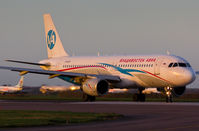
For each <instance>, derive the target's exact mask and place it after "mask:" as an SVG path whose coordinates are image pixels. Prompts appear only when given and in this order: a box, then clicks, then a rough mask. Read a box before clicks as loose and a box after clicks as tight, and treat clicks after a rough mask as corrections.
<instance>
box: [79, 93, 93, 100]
mask: <svg viewBox="0 0 199 131" xmlns="http://www.w3.org/2000/svg"><path fill="white" fill-rule="evenodd" d="M95 99H96V97H95V96H91V95H87V94H85V93H83V97H82V100H83V101H95Z"/></svg>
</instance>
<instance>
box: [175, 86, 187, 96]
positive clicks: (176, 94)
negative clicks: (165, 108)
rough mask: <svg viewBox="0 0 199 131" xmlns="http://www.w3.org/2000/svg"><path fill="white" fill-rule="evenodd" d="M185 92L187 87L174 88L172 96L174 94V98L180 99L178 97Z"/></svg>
mask: <svg viewBox="0 0 199 131" xmlns="http://www.w3.org/2000/svg"><path fill="white" fill-rule="evenodd" d="M185 90H186V87H185V86H182V87H174V88H173V89H172V94H173V95H174V96H176V97H178V96H181V95H182V94H184V92H185Z"/></svg>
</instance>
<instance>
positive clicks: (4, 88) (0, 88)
mask: <svg viewBox="0 0 199 131" xmlns="http://www.w3.org/2000/svg"><path fill="white" fill-rule="evenodd" d="M21 90H22V88H20V87H15V86H0V93H15V92H18V91H21Z"/></svg>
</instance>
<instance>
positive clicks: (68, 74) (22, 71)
mask: <svg viewBox="0 0 199 131" xmlns="http://www.w3.org/2000/svg"><path fill="white" fill-rule="evenodd" d="M0 69H5V70H11V71H16V72H20V75H25V74H27V73H34V74H42V75H49V79H51V78H54V77H58V76H66V77H70V78H76V77H79V78H89V77H96V78H99V79H105V80H107V81H111V82H120V81H121V79H120V77H118V76H113V75H97V74H84V73H73V72H61V71H48V70H41V69H30V68H19V67H7V66H0Z"/></svg>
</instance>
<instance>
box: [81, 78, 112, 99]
mask: <svg viewBox="0 0 199 131" xmlns="http://www.w3.org/2000/svg"><path fill="white" fill-rule="evenodd" d="M81 89H82V90H83V92H84V93H86V94H88V95H91V96H100V95H104V94H106V93H107V92H108V89H109V84H108V82H107V81H106V80H101V79H97V78H94V79H88V80H86V81H85V82H84V83H83V84H82V86H81Z"/></svg>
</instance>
